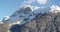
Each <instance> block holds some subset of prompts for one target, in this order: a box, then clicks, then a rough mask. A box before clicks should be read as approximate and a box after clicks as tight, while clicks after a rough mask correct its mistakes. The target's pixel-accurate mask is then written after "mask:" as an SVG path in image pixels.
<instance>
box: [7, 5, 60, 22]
mask: <svg viewBox="0 0 60 32" xmlns="http://www.w3.org/2000/svg"><path fill="white" fill-rule="evenodd" d="M41 12H52V13H58V12H60V7H58V6H56V5H52V6H51V7H36V6H31V5H22V6H21V7H20V9H19V10H18V11H16V12H15V13H13V14H12V15H11V16H10V18H9V19H8V20H7V22H11V21H17V20H20V19H25V18H28V17H30V16H33V17H34V15H38V14H39V13H41ZM33 13H34V15H33ZM33 17H31V19H33Z"/></svg>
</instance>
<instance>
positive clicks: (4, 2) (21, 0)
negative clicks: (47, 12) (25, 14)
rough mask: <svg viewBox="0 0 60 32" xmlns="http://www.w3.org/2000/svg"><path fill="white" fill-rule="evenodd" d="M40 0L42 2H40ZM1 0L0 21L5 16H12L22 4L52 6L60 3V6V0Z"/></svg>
mask: <svg viewBox="0 0 60 32" xmlns="http://www.w3.org/2000/svg"><path fill="white" fill-rule="evenodd" d="M38 1H40V2H38ZM38 1H37V0H34V1H32V0H0V21H1V20H2V19H3V16H10V15H12V14H13V13H14V12H15V11H17V10H18V9H19V8H20V5H22V4H25V3H27V4H30V5H33V6H51V5H58V6H60V4H59V3H60V0H46V2H44V1H45V0H43V1H41V0H38Z"/></svg>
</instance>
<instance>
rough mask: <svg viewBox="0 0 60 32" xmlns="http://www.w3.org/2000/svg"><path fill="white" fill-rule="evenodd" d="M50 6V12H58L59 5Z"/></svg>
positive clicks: (59, 9)
mask: <svg viewBox="0 0 60 32" xmlns="http://www.w3.org/2000/svg"><path fill="white" fill-rule="evenodd" d="M50 8H51V10H50V12H52V13H58V12H60V7H59V6H57V5H52V6H51V7H50Z"/></svg>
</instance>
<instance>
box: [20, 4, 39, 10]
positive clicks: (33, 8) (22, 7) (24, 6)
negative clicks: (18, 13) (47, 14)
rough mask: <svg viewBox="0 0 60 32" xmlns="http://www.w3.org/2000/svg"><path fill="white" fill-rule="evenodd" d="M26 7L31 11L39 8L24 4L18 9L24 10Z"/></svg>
mask: <svg viewBox="0 0 60 32" xmlns="http://www.w3.org/2000/svg"><path fill="white" fill-rule="evenodd" d="M27 7H30V9H31V10H32V11H34V10H36V9H38V8H40V7H37V6H31V5H27V4H25V5H21V7H20V9H25V8H27Z"/></svg>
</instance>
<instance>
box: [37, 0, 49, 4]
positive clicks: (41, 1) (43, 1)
mask: <svg viewBox="0 0 60 32" xmlns="http://www.w3.org/2000/svg"><path fill="white" fill-rule="evenodd" d="M37 2H38V3H39V4H46V3H47V2H48V0H37Z"/></svg>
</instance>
